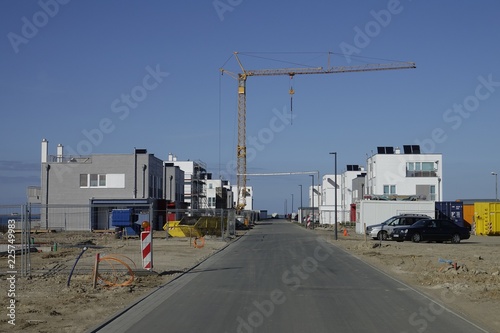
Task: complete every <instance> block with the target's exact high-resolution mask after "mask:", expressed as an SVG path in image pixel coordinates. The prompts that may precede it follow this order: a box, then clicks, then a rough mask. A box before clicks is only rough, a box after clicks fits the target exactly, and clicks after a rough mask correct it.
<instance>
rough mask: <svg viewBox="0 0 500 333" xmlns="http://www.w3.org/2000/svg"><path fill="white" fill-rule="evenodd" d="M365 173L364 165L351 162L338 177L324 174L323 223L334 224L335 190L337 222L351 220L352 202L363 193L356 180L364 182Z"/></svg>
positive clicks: (322, 190) (322, 194)
mask: <svg viewBox="0 0 500 333" xmlns="http://www.w3.org/2000/svg"><path fill="white" fill-rule="evenodd" d="M365 174H366V173H365V171H364V169H363V167H361V166H359V165H352V164H350V165H347V168H346V170H345V171H344V172H343V173H342V174H338V175H337V177H336V179H335V175H325V176H323V181H322V189H321V206H320V212H321V214H320V216H321V224H332V223H333V222H334V221H335V191H336V192H337V222H343V221H349V219H350V210H351V204H352V203H354V202H355V200H356V199H357V198H358V196H359V195H361V193H360V192H361V191H360V189H359V186H358V185H357V182H354V180H355V179H356V180H357V179H362V181H363V182H364V176H365ZM335 180H336V182H335ZM335 188H336V190H335ZM361 188H363V186H361Z"/></svg>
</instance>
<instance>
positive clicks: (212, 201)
mask: <svg viewBox="0 0 500 333" xmlns="http://www.w3.org/2000/svg"><path fill="white" fill-rule="evenodd" d="M206 187H207V207H202V208H209V209H215V208H232V203H233V192H232V191H231V185H229V183H228V181H226V180H221V179H207V180H206ZM218 197H219V200H221V201H223V202H220V203H219V205H220V206H222V207H217V198H218Z"/></svg>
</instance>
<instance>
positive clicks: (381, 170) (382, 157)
mask: <svg viewBox="0 0 500 333" xmlns="http://www.w3.org/2000/svg"><path fill="white" fill-rule="evenodd" d="M408 162H429V163H433V170H432V171H433V172H434V173H433V175H429V176H427V177H410V176H408V175H407V164H408ZM441 180H442V155H441V154H375V155H373V156H371V157H369V158H368V160H367V185H366V186H367V189H366V190H367V194H368V195H384V185H385V186H389V187H391V186H394V190H395V193H389V194H395V195H398V196H414V195H416V194H417V185H429V186H435V190H436V191H435V192H436V193H435V197H434V198H426V199H427V200H431V199H435V200H440V201H441V200H442V198H443V190H442V187H443V184H442V181H441Z"/></svg>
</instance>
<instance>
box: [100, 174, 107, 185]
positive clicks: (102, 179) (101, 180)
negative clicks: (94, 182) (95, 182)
mask: <svg viewBox="0 0 500 333" xmlns="http://www.w3.org/2000/svg"><path fill="white" fill-rule="evenodd" d="M99 186H106V175H99Z"/></svg>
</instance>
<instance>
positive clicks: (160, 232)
mask: <svg viewBox="0 0 500 333" xmlns="http://www.w3.org/2000/svg"><path fill="white" fill-rule="evenodd" d="M150 208H151V209H150ZM116 209H117V208H112V209H107V210H105V209H103V208H102V207H93V206H92V205H64V206H63V205H41V204H23V205H0V256H2V257H7V256H8V255H9V254H14V252H13V250H12V249H15V258H16V261H15V268H16V271H17V272H18V274H20V275H22V276H29V275H32V274H38V275H39V274H43V275H46V276H47V275H52V274H59V273H64V274H67V275H70V274H75V275H81V274H85V275H88V274H90V273H91V272H92V270H93V267H94V264H95V261H96V259H95V258H94V256H93V254H91V253H95V252H101V253H102V254H103V255H104V256H106V258H108V260H111V261H112V263H114V264H116V263H126V265H122V266H124V267H128V268H127V269H131V270H136V269H139V270H140V269H142V268H143V267H142V264H141V261H142V260H143V258H142V254H141V253H142V252H141V250H140V246H141V245H142V244H141V241H142V240H141V232H142V231H144V230H147V229H150V230H151V235H152V237H154V238H155V242H156V243H157V244H160V243H161V244H163V245H162V246H167V247H168V243H169V242H170V244H183V245H185V246H186V247H193V246H202V245H200V243H201V241H202V242H203V243H204V242H205V239H213V240H218V241H229V240H230V239H232V238H234V237H235V236H236V230H237V225H242V224H245V223H246V224H247V225H248V224H251V223H253V222H254V218H255V215H253V214H251V213H246V212H245V213H244V214H242V215H238V216H237V215H236V212H235V210H232V209H212V210H209V209H206V210H201V209H198V210H155V209H153V208H152V207H146V208H145V207H138V208H137V209H135V208H134V207H133V208H121V210H124V209H130V212H131V217H130V221H129V224H128V225H127V226H123V225H121V224H119V223H118V225H117V223H116V221H115V220H113V217H114V216H113V212H114V211H115V210H116ZM118 210H120V209H118ZM144 222H148V225H145V224H144ZM145 227H147V228H145ZM157 239H159V240H157ZM200 239H201V241H200ZM158 242H160V243H158ZM197 242H198V243H197ZM9 245H10V247H9ZM89 250H92V251H89ZM68 253H69V254H70V259H68V260H66V261H64V262H63V263H60V262H59V263H58V264H51V262H52V260H51V258H59V257H61V256H64V255H65V254H66V255H67V254H68ZM110 256H111V257H110ZM40 258H43V260H41V259H40ZM34 259H35V260H34ZM42 262H44V264H41V263H42ZM54 262H55V260H54ZM77 262H78V264H76V263H77ZM47 263H49V264H47ZM4 266H5V265H4ZM110 269H111V268H110ZM5 270H6V268H5V267H3V268H2V269H1V270H0V274H2V273H5V272H3V271H5ZM121 270H122V271H123V267H122V268H121ZM68 283H69V282H68Z"/></svg>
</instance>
